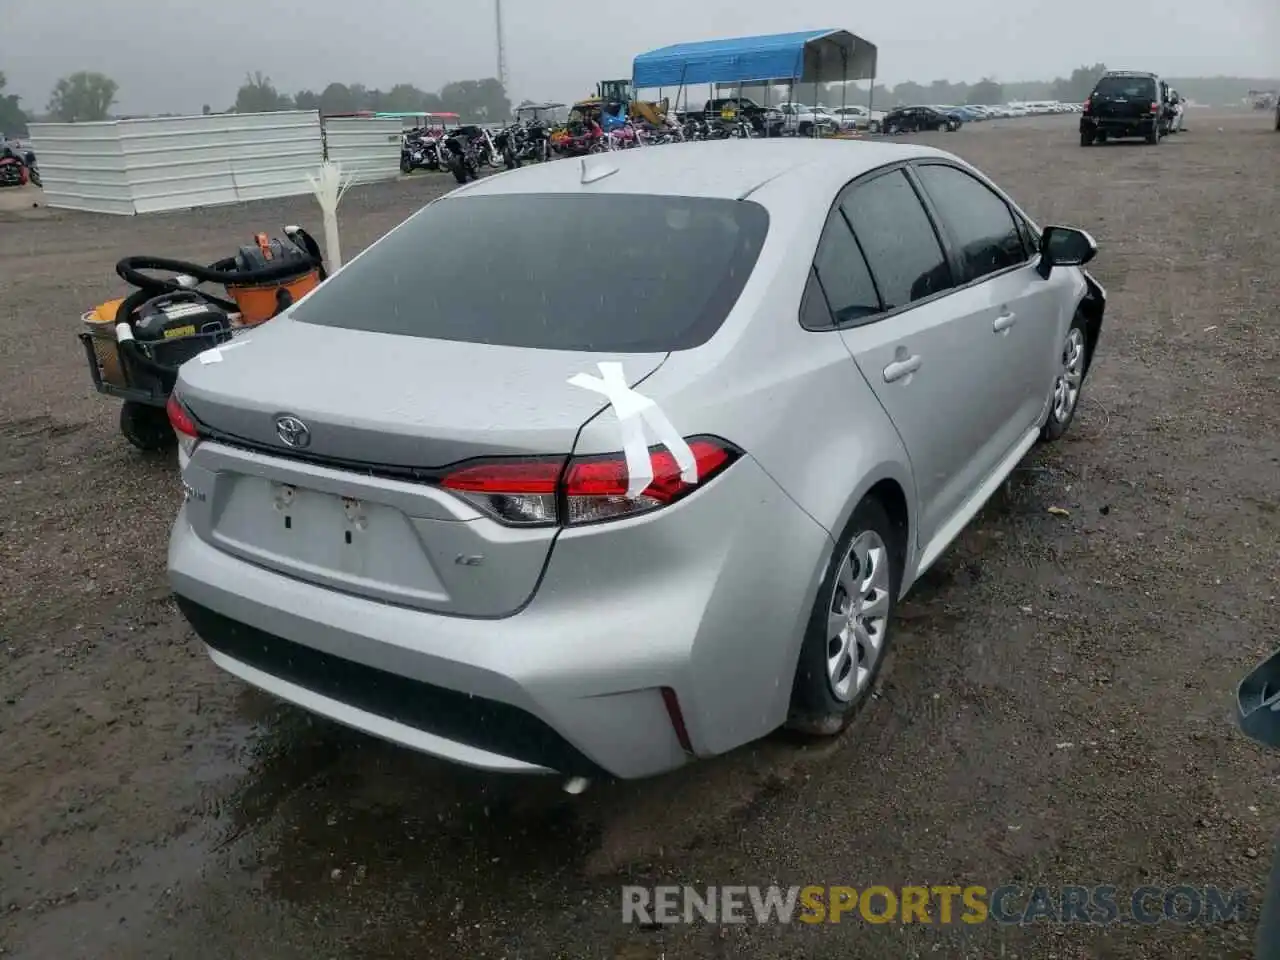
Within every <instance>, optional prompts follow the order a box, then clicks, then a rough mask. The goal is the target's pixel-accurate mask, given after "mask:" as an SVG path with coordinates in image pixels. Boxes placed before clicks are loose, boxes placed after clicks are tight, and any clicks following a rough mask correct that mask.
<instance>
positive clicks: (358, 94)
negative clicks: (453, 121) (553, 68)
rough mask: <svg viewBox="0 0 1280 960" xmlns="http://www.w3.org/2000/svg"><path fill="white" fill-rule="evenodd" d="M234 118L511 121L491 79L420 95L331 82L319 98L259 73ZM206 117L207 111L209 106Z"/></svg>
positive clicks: (248, 80)
mask: <svg viewBox="0 0 1280 960" xmlns="http://www.w3.org/2000/svg"><path fill="white" fill-rule="evenodd" d="M231 109H232V111H234V112H236V113H266V112H269V111H272V110H319V111H320V113H321V115H322V116H331V115H333V114H337V113H355V112H357V111H360V110H372V111H375V112H379V111H383V112H387V113H424V112H425V113H456V114H458V115H459V116H461V117H463V118H465V119H467V120H476V121H482V122H483V121H495V120H504V119H506V118H507V117H509V116H511V101H510V100H509V99H508V98H507V91H506V90H505V89H504V88H503V86H502V83H501V82H500V81H499V80H496V79H494V78H493V77H486V78H485V79H483V80H455V81H454V82H452V83H446V84H445V85H444V86H443V87H441V88H440V90H439V91H436V92H432V91H428V90H422V89H419V88H418V87H416V86H414V85H413V84H412V83H397V84H396V85H395V86H393V87H391V89H389V90H379V89H376V88H375V89H370V88H368V87H366V86H365V85H364V84H362V83H350V84H347V83H331V84H329V85H328V86H326V87H325V88H324V89H323V90H321V91H320V92H319V93H317V92H316V91H314V90H299V91H298V92H297V93H295V94H293V95H292V96H290V95H289V94H287V93H281V92H280V91H279V90H277V89H276V87H275V85H274V84H272V82H271V78H270V77H267V76H264V75H263V74H262V73H254V74H252V75H251V76H247V77H245V82H244V83H243V84H242V85H241V86H240V89H239V91H237V93H236V102H235V105H234V106H233V107H232V108H231ZM204 112H205V113H210V112H211V111H210V110H209V109H208V107H206V108H205V110H204Z"/></svg>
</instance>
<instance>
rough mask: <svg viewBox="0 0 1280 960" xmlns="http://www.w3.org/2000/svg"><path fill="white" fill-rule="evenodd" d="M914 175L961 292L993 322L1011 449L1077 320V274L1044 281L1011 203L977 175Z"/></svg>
mask: <svg viewBox="0 0 1280 960" xmlns="http://www.w3.org/2000/svg"><path fill="white" fill-rule="evenodd" d="M913 172H914V173H915V175H916V177H917V178H918V181H919V183H920V186H921V187H922V188H923V190H924V194H925V198H926V200H927V201H928V202H929V204H930V209H931V210H932V212H933V214H934V217H935V219H936V221H937V223H938V225H939V226H940V227H941V228H942V230H943V232H944V233H945V235H946V236H947V238H948V240H949V241H950V242H949V247H950V249H951V252H952V259H953V267H954V269H955V272H956V275H957V282H958V284H959V286H960V289H959V290H958V294H959V293H963V294H964V297H963V299H965V300H966V301H968V302H969V303H970V304H971V305H972V306H973V308H974V309H977V310H980V311H982V312H983V315H984V317H986V318H987V319H989V321H990V324H989V326H988V327H987V329H986V331H985V340H986V343H987V349H988V350H990V351H991V355H992V359H993V360H995V361H996V362H997V363H998V364H999V367H1000V369H1001V375H1000V377H999V379H998V381H997V382H996V383H995V384H994V385H993V390H994V394H993V400H994V402H995V403H997V404H998V406H999V409H1001V410H1002V411H1004V413H1005V415H1006V416H1007V417H1008V420H1006V421H1005V422H1004V423H1001V424H999V425H998V434H997V436H999V437H1000V438H1001V439H1000V443H1001V445H1003V446H1004V448H1005V449H1006V450H1007V449H1009V448H1011V447H1013V446H1015V445H1016V444H1017V443H1018V441H1019V440H1020V439H1022V437H1023V436H1024V435H1025V434H1026V432H1027V431H1028V430H1029V429H1031V427H1033V426H1034V425H1035V424H1036V422H1037V421H1038V419H1039V417H1040V414H1041V413H1042V412H1043V411H1044V406H1045V403H1046V402H1047V398H1048V396H1049V391H1050V387H1051V386H1052V383H1053V375H1054V371H1055V369H1056V362H1055V361H1056V356H1057V350H1058V346H1059V344H1061V342H1062V339H1063V337H1065V335H1066V330H1067V327H1068V326H1069V325H1070V322H1071V313H1072V309H1073V307H1074V303H1073V301H1072V297H1071V294H1072V285H1073V283H1074V277H1073V271H1067V270H1057V271H1053V272H1052V273H1050V275H1049V276H1048V277H1047V278H1045V277H1043V276H1041V275H1040V272H1039V271H1038V269H1037V267H1036V265H1037V263H1038V260H1039V257H1038V255H1037V253H1036V251H1034V250H1032V249H1029V248H1028V246H1027V244H1026V242H1025V240H1024V238H1023V236H1022V233H1021V232H1020V231H1019V229H1018V226H1017V223H1016V221H1015V217H1014V213H1013V211H1012V210H1011V209H1010V207H1009V205H1008V204H1007V203H1006V202H1005V200H1004V198H1003V197H1001V196H1000V195H999V194H998V193H996V192H995V191H994V190H992V189H991V187H990V186H988V185H987V184H986V183H984V182H982V180H980V179H979V178H978V177H976V176H974V175H973V174H972V173H971V172H969V171H967V170H964V169H961V168H960V167H958V166H955V165H953V164H950V163H947V162H945V161H932V160H930V161H918V162H917V163H915V164H914V165H913Z"/></svg>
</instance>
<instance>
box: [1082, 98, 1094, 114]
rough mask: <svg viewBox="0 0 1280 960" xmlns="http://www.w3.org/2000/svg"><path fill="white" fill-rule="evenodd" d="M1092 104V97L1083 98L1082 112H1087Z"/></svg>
mask: <svg viewBox="0 0 1280 960" xmlns="http://www.w3.org/2000/svg"><path fill="white" fill-rule="evenodd" d="M1092 106H1093V97H1089V98H1088V99H1086V100H1085V102H1084V112H1085V113H1088V112H1089V109H1090V108H1091V107H1092Z"/></svg>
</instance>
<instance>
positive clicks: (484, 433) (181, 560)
mask: <svg viewBox="0 0 1280 960" xmlns="http://www.w3.org/2000/svg"><path fill="white" fill-rule="evenodd" d="M768 231H769V217H768V214H767V213H766V211H765V209H764V208H763V207H762V206H759V205H757V204H755V203H751V202H742V201H738V200H735V199H723V198H687V197H686V198H681V197H654V196H646V195H628V194H623V193H614V194H608V193H600V194H595V195H582V194H580V193H572V192H569V193H559V194H557V193H548V194H545V195H499V196H483V195H481V196H474V197H472V196H467V195H466V193H465V192H462V193H461V194H460V195H457V196H454V197H450V198H447V199H445V200H442V201H439V202H437V203H434V204H432V205H430V206H429V207H427V208H426V209H424V210H423V211H422V212H421V213H419V214H417V215H416V216H415V217H413V218H411V219H410V220H409V221H407V222H406V223H405V224H404V225H402V226H401V227H400V228H398V229H397V230H395V231H393V232H392V233H391V234H389V235H388V236H387V237H386V238H384V239H383V240H382V241H380V242H379V243H378V244H376V245H375V246H374V247H372V248H371V249H370V250H369V251H366V252H365V253H364V254H363V255H362V256H360V257H358V258H357V259H356V260H354V261H353V262H352V263H350V264H348V266H347V267H346V268H345V269H343V270H342V271H340V272H338V273H337V274H335V275H334V276H333V277H331V278H330V279H329V280H328V281H326V283H325V284H324V285H322V286H321V287H320V288H318V289H317V291H316V292H315V293H313V294H312V295H311V296H310V297H308V298H306V299H304V300H303V301H301V302H300V303H299V304H298V305H297V306H296V307H295V308H294V309H293V310H292V311H290V312H289V313H288V314H286V315H284V316H281V317H279V318H277V319H275V320H272V321H271V322H269V323H267V324H265V325H264V326H262V327H260V328H259V329H257V330H255V331H253V332H252V333H250V334H248V335H247V336H246V337H245V338H244V339H245V342H244V343H243V344H239V345H236V346H235V347H233V348H231V349H224V350H223V352H222V353H220V354H217V355H216V357H217V359H216V361H214V362H209V361H210V360H211V359H212V358H211V357H210V356H208V355H206V356H205V357H202V358H198V359H197V360H196V361H193V362H191V363H189V364H188V365H187V366H186V367H184V368H183V370H182V373H181V376H180V379H179V383H178V386H177V389H176V391H175V395H174V398H173V401H172V403H171V404H170V417H171V420H172V422H173V423H174V426H175V429H176V430H177V431H178V433H179V436H180V439H181V442H182V450H183V459H184V462H185V463H186V466H185V469H184V471H183V485H184V490H185V504H184V506H183V508H182V512H181V515H180V517H179V518H178V521H177V523H176V525H175V528H174V531H173V536H172V540H171V544H170V552H169V569H170V579H171V582H172V585H173V588H174V590H175V592H176V594H177V596H178V601H179V605H180V607H181V609H182V611H183V613H184V614H185V615H186V617H187V618H188V620H189V621H190V622H191V624H192V625H193V627H194V628H195V630H196V631H197V633H198V634H199V635H200V637H201V638H202V639H203V640H204V641H205V642H206V644H207V645H208V648H209V650H210V653H211V656H212V657H213V658H214V660H215V661H216V662H217V663H218V664H219V665H220V666H222V667H223V668H225V669H227V670H228V671H230V672H231V673H233V674H235V675H237V676H239V677H241V678H242V679H244V680H246V681H248V682H249V683H252V684H255V685H257V686H259V687H261V688H263V689H265V690H267V691H270V692H272V693H274V694H276V695H277V696H280V697H282V698H284V699H286V700H290V701H292V702H294V703H297V704H299V705H301V706H303V707H305V708H307V709H310V710H313V711H315V712H317V713H320V714H324V715H326V716H328V717H331V718H333V719H335V720H337V721H339V722H342V723H345V724H348V725H350V726H353V727H356V728H359V729H361V730H364V731H367V732H369V733H371V734H374V735H377V736H381V737H384V738H387V739H390V740H393V741H395V742H398V743H401V744H404V745H406V746H409V747H413V748H416V749H419V750H422V751H425V752H428V753H432V754H435V755H438V756H441V757H445V758H447V759H450V760H454V761H457V762H461V763H465V764H469V765H473V766H478V767H484V768H490V769H496V770H507V771H529V772H538V771H559V772H563V773H570V774H578V773H581V774H587V775H589V774H591V773H594V772H598V771H600V770H602V769H603V770H604V771H607V772H609V773H612V774H615V775H619V776H624V777H632V776H644V775H648V774H651V773H656V772H659V771H661V770H665V769H669V768H671V767H674V766H678V765H679V764H681V763H683V762H684V761H685V760H686V759H687V758H688V757H690V756H693V755H698V754H709V753H717V752H720V751H721V750H724V749H727V748H728V747H731V746H733V745H736V744H737V743H740V742H742V741H743V740H746V739H751V738H752V737H753V736H758V735H760V734H762V733H764V732H766V731H767V726H764V725H763V724H764V721H765V720H766V718H769V717H774V718H776V717H777V716H779V715H780V713H785V701H786V697H787V695H788V693H789V683H787V682H776V678H785V677H786V676H787V673H786V671H787V670H788V666H787V664H786V663H785V659H786V652H785V651H786V649H787V647H786V644H775V645H773V646H772V647H763V648H759V647H758V648H757V649H756V650H754V651H749V650H745V649H744V646H743V644H744V642H745V641H747V640H748V639H749V638H757V637H760V636H777V637H790V636H798V635H799V626H798V625H799V624H800V623H801V622H802V620H803V618H804V616H805V614H806V613H807V605H806V604H807V599H806V590H807V587H806V586H805V584H807V583H808V581H809V580H811V579H813V574H814V571H813V568H812V567H813V562H814V560H815V558H818V557H820V556H822V555H823V551H822V549H821V544H822V542H823V539H824V538H825V536H826V533H825V531H823V530H822V529H821V528H820V527H818V525H817V524H816V523H815V522H813V521H812V520H811V519H810V518H808V516H807V515H805V514H804V513H802V512H801V511H800V510H799V508H798V507H796V506H795V504H794V503H792V501H791V500H790V499H789V498H787V497H786V495H785V494H784V493H783V492H782V491H781V490H780V489H779V488H778V486H777V484H776V483H774V481H772V480H771V479H770V478H769V476H768V475H766V474H765V472H764V471H763V470H762V469H761V468H760V467H759V466H758V465H756V463H755V461H754V460H753V459H752V457H751V455H750V452H749V451H748V450H744V449H742V448H740V447H739V446H737V445H736V444H735V438H734V437H726V436H719V435H710V434H705V433H703V432H700V429H699V426H698V415H697V411H696V410H675V411H668V413H670V414H671V419H672V420H674V421H675V422H676V424H677V426H678V428H679V429H680V431H681V433H682V434H683V436H684V438H685V441H686V443H687V445H688V447H689V450H690V451H691V453H692V454H693V456H694V458H695V460H696V467H697V469H696V474H695V476H696V480H692V481H691V479H690V475H689V472H688V471H687V470H682V468H681V465H680V464H678V463H677V462H676V459H675V457H674V456H673V451H671V450H668V449H667V448H666V447H664V446H661V445H654V446H652V447H651V448H650V450H649V464H648V472H649V473H651V474H652V480H651V482H649V483H648V485H647V487H646V489H645V490H644V491H643V493H641V494H640V495H638V496H629V495H628V484H629V480H630V479H631V477H632V474H633V473H634V472H635V471H634V466H635V465H634V464H633V465H632V466H631V467H629V466H628V463H627V460H626V457H625V451H624V443H623V435H624V432H623V430H622V429H621V427H620V424H619V422H618V419H617V416H616V414H615V412H614V410H611V409H609V399H608V397H607V396H605V395H603V394H602V393H600V392H596V391H593V390H591V389H589V388H586V387H584V386H582V385H581V381H580V380H579V382H578V383H570V380H571V378H575V377H577V376H578V375H580V374H585V375H587V376H594V377H599V376H600V370H599V368H598V366H597V364H598V363H599V362H601V361H609V362H617V363H621V365H622V368H623V371H624V373H625V377H626V380H627V382H628V383H629V384H631V385H633V386H634V385H637V384H638V385H639V389H640V390H641V391H644V389H645V388H644V385H643V381H645V379H646V378H648V377H650V376H651V375H652V374H654V372H655V371H657V370H659V368H661V367H663V365H664V364H677V365H678V364H679V363H681V362H683V358H689V357H694V356H696V355H697V353H698V348H699V347H701V346H702V345H704V344H706V343H707V342H708V341H710V340H711V339H712V338H713V337H714V335H715V333H716V331H717V330H718V329H719V328H720V326H721V325H722V324H723V322H724V321H725V319H726V317H727V316H728V315H729V314H730V313H731V311H733V310H734V309H735V306H736V305H738V304H739V300H740V299H746V298H744V297H743V293H744V289H745V290H748V291H749V290H750V288H751V286H752V284H753V283H766V282H767V278H760V276H759V272H758V271H757V272H756V273H755V274H754V276H753V270H754V268H755V265H756V263H757V260H758V258H759V255H760V251H761V248H762V247H763V245H764V244H765V240H766V237H767V235H768ZM441 238H445V239H446V240H447V241H449V242H444V243H442V242H441ZM652 399H653V400H654V401H656V402H657V403H658V404H659V405H661V404H662V400H663V398H662V396H661V395H660V391H659V393H658V394H655V395H653V396H652ZM649 442H650V443H655V441H654V438H653V437H652V436H650V439H649ZM779 571H784V573H779ZM788 578H790V579H788ZM791 581H796V582H799V583H800V586H799V587H797V585H796V582H791ZM770 678H774V680H775V682H772V683H770V682H769V681H770ZM762 684H763V685H767V686H768V689H769V693H768V695H767V696H766V697H765V700H766V701H767V702H763V703H762V702H761V698H760V697H759V696H754V695H753V696H750V697H743V695H742V692H743V690H744V689H746V690H755V689H759V688H760V687H761V686H762ZM774 701H777V702H774Z"/></svg>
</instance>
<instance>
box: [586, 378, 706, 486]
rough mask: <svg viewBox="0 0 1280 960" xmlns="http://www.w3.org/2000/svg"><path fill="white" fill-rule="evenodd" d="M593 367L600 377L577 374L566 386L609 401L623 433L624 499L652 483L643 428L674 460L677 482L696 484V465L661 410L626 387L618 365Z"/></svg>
mask: <svg viewBox="0 0 1280 960" xmlns="http://www.w3.org/2000/svg"><path fill="white" fill-rule="evenodd" d="M596 366H597V367H598V368H599V369H600V376H599V377H593V376H591V374H589V373H579V374H575V375H574V376H572V377H570V378H569V383H571V384H573V386H575V387H581V388H582V389H584V390H590V391H592V392H593V393H599V394H603V395H604V396H605V397H607V398H608V399H609V405H610V406H611V407H613V413H614V415H615V416H616V417H617V418H618V426H619V428H620V429H621V431H622V452H623V454H624V455H625V456H626V458H627V496H628V497H631V498H632V499H634V498H636V497H638V496H640V494H642V493H644V491H645V489H646V488H647V487H648V486H649V484H651V483H652V482H653V464H652V463H651V462H650V460H649V444H648V442H647V441H646V440H645V425H646V424H647V425H648V427H649V429H650V430H652V431H653V434H654V439H656V440H657V441H658V442H659V443H661V444H662V445H663V446H665V447H666V448H667V449H668V450H669V451H670V452H671V456H673V457H674V458H675V461H676V463H677V465H679V467H680V478H681V479H682V480H684V482H685V483H697V482H698V461H697V459H696V458H695V457H694V455H693V451H692V450H690V449H689V444H687V443H685V440H684V437H682V436H680V431H679V430H677V429H676V428H675V427H674V426H673V425H672V423H671V421H670V420H669V419H668V418H667V415H666V414H665V413H663V412H662V408H661V407H659V406H658V405H657V404H656V403H654V401H653V400H652V399H651V398H649V397H646V396H645V395H644V394H642V393H637V392H636V391H635V390H632V389H631V387H630V386H628V385H627V378H626V377H625V376H624V375H623V373H622V364H621V363H617V362H616V361H602V362H600V363H597V364H596Z"/></svg>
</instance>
